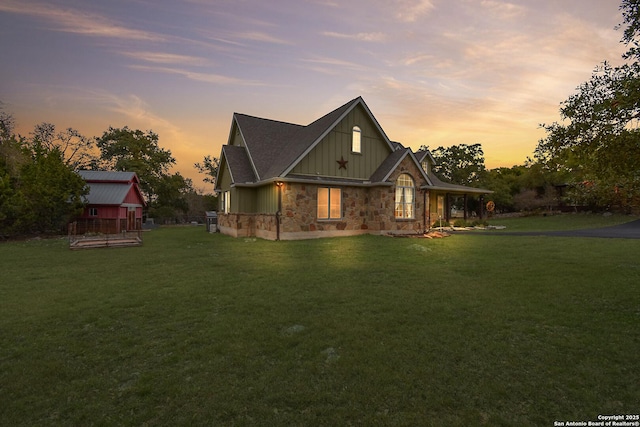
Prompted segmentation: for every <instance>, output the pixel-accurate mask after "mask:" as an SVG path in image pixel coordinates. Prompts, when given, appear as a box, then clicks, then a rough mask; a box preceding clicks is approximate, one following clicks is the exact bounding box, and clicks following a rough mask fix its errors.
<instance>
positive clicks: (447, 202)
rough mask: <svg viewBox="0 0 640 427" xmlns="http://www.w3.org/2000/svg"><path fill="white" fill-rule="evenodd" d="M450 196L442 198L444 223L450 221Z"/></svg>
mask: <svg viewBox="0 0 640 427" xmlns="http://www.w3.org/2000/svg"><path fill="white" fill-rule="evenodd" d="M450 196H451V195H450V194H449V193H447V194H446V195H445V196H444V208H445V213H444V219H445V221H447V222H449V220H450V219H451V200H450Z"/></svg>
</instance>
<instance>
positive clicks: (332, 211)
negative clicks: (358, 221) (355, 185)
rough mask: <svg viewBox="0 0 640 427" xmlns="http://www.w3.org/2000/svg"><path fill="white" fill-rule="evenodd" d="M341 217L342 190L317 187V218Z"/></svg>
mask: <svg viewBox="0 0 640 427" xmlns="http://www.w3.org/2000/svg"><path fill="white" fill-rule="evenodd" d="M340 218H342V190H340V189H339V188H327V187H321V188H318V219H340Z"/></svg>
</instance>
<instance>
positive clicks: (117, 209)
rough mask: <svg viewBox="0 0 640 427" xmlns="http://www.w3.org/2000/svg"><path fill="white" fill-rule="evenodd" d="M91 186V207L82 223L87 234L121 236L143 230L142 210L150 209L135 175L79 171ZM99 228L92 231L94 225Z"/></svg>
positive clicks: (83, 216)
mask: <svg viewBox="0 0 640 427" xmlns="http://www.w3.org/2000/svg"><path fill="white" fill-rule="evenodd" d="M78 174H79V175H80V176H81V177H82V178H83V179H84V180H85V181H86V182H87V184H88V185H89V194H88V195H87V196H86V200H87V206H86V207H85V210H84V212H83V213H82V215H81V216H80V219H79V221H78V223H79V224H80V223H86V224H87V229H86V230H84V231H100V232H103V233H119V232H121V231H128V230H140V229H141V228H142V209H143V208H144V206H145V205H146V203H145V201H144V197H143V196H142V192H141V191H140V187H139V185H140V180H139V179H138V176H137V175H136V173H135V172H109V171H79V172H78ZM92 224H93V226H94V227H99V228H98V229H95V230H91V228H92V227H91V225H92Z"/></svg>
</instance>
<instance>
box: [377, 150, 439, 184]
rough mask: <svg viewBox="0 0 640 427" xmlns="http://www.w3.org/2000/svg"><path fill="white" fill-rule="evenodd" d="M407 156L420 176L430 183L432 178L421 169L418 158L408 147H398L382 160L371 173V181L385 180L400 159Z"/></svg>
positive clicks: (400, 161) (398, 163)
mask: <svg viewBox="0 0 640 427" xmlns="http://www.w3.org/2000/svg"><path fill="white" fill-rule="evenodd" d="M407 156H408V157H409V158H410V159H411V161H413V163H414V164H415V166H416V168H417V169H418V170H419V171H420V173H421V174H422V178H423V179H424V180H425V182H427V184H428V185H432V180H431V177H430V176H429V175H427V173H426V172H425V171H424V170H423V169H422V167H421V166H420V163H419V162H418V159H417V158H416V156H415V155H414V154H413V151H411V149H410V148H400V149H397V150H395V151H394V152H393V153H391V154H390V155H389V156H388V157H387V158H386V159H385V160H384V162H382V164H381V165H380V167H379V168H378V169H377V170H376V171H375V172H374V173H373V175H371V182H385V181H387V180H388V179H389V177H390V176H391V174H392V173H393V171H395V170H396V168H397V167H398V166H399V165H400V163H402V161H403V160H404V159H405V158H406V157H407Z"/></svg>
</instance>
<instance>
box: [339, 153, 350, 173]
mask: <svg viewBox="0 0 640 427" xmlns="http://www.w3.org/2000/svg"><path fill="white" fill-rule="evenodd" d="M336 162H338V164H339V165H340V166H338V169H345V170H346V169H347V163H349V160H345V159H344V156H340V160H336Z"/></svg>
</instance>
